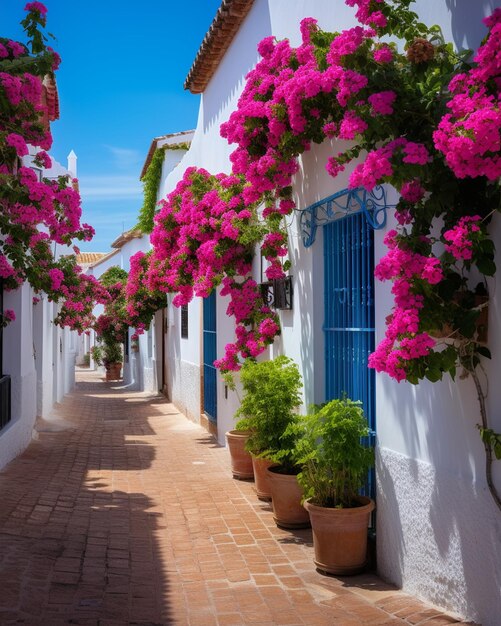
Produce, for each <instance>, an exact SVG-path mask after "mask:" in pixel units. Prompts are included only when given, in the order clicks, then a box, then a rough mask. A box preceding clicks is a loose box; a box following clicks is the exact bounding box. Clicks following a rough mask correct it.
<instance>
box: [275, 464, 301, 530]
mask: <svg viewBox="0 0 501 626" xmlns="http://www.w3.org/2000/svg"><path fill="white" fill-rule="evenodd" d="M278 470H279V467H278V466H277V467H270V468H268V469H267V472H268V481H269V483H270V487H271V502H272V506H273V519H274V520H275V523H276V525H277V526H279V527H280V528H309V527H310V516H309V515H308V511H307V510H306V509H305V508H304V507H303V506H302V505H301V499H302V497H303V489H302V487H301V485H300V484H299V483H298V481H297V476H296V475H295V474H282V473H280V472H279V471H278Z"/></svg>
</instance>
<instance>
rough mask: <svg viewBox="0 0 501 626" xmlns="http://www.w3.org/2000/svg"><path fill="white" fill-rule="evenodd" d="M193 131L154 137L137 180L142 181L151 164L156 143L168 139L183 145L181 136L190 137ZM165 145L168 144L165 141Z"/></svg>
mask: <svg viewBox="0 0 501 626" xmlns="http://www.w3.org/2000/svg"><path fill="white" fill-rule="evenodd" d="M194 132H195V131H193V130H183V131H181V132H180V133H171V134H170V135H160V137H154V138H153V139H152V141H151V144H150V149H149V150H148V154H147V155H146V161H145V162H144V165H143V169H142V170H141V176H140V177H139V180H142V179H143V177H144V175H145V174H146V170H147V169H148V167H149V165H150V163H151V159H152V158H153V155H154V154H155V150H156V149H157V146H158V142H159V141H162V140H168V139H173V138H174V139H179V141H178V142H174V143H183V136H184V135H192V134H193V133H194ZM166 143H168V142H167V141H166Z"/></svg>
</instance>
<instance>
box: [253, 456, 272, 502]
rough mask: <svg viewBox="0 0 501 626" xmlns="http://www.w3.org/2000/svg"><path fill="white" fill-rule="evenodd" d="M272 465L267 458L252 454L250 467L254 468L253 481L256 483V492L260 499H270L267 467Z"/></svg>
mask: <svg viewBox="0 0 501 626" xmlns="http://www.w3.org/2000/svg"><path fill="white" fill-rule="evenodd" d="M272 465H274V463H273V461H270V460H269V459H260V458H258V457H255V456H254V455H252V467H253V468H254V481H255V483H256V494H257V497H258V498H259V499H260V500H266V501H269V500H271V486H270V481H269V479H268V472H267V471H266V470H267V469H268V468H269V467H271V466H272Z"/></svg>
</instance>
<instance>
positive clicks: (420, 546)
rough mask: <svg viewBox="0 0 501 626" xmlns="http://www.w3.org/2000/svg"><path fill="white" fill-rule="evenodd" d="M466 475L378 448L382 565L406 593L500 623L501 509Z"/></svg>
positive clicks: (382, 570)
mask: <svg viewBox="0 0 501 626" xmlns="http://www.w3.org/2000/svg"><path fill="white" fill-rule="evenodd" d="M437 419H440V415H437ZM445 452H446V453H447V451H445ZM465 474H466V475H465ZM465 474H463V475H460V474H458V473H457V471H455V470H454V471H453V470H450V469H449V470H445V469H444V468H442V467H440V468H439V467H436V466H435V467H434V466H433V465H432V464H430V463H427V462H425V461H422V460H419V459H415V458H410V457H408V456H405V455H403V454H400V453H398V452H396V451H394V450H390V449H388V448H381V447H380V448H379V450H378V454H377V463H376V477H377V483H378V496H377V550H378V570H379V573H380V574H381V575H382V576H383V577H385V578H387V579H389V580H391V581H392V582H394V583H395V584H397V585H399V586H402V587H404V589H405V590H406V592H407V593H410V594H412V595H415V596H417V597H419V598H421V599H424V600H426V601H427V602H431V603H433V604H435V605H437V606H439V607H441V608H445V609H447V610H449V611H452V612H455V613H458V614H460V615H462V616H467V617H468V619H471V620H474V621H475V622H477V623H481V624H483V625H484V626H497V625H498V624H499V616H500V615H501V595H500V593H499V590H500V589H501V571H500V568H499V563H500V562H501V525H500V523H499V510H498V509H497V508H496V507H495V505H494V504H493V502H492V499H491V497H490V495H489V494H488V493H487V491H486V489H485V487H484V486H483V485H482V484H481V481H476V480H475V479H474V478H472V477H471V476H468V475H467V472H466V473H465Z"/></svg>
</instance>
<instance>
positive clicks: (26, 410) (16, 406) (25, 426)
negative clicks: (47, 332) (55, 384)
mask: <svg viewBox="0 0 501 626" xmlns="http://www.w3.org/2000/svg"><path fill="white" fill-rule="evenodd" d="M4 308H5V309H13V310H14V311H15V312H16V320H15V321H14V322H11V323H10V324H9V325H8V326H7V327H6V328H4V331H3V372H2V373H3V374H8V375H9V376H10V377H11V403H12V419H11V421H10V423H9V424H8V425H7V426H6V427H5V428H3V429H2V430H1V431H0V468H2V467H4V466H5V465H6V464H7V463H9V462H10V461H11V460H12V459H14V458H15V457H16V456H17V455H18V454H20V453H21V452H22V451H23V450H24V449H25V448H26V446H27V445H28V444H29V442H30V440H31V436H32V431H33V426H34V424H35V419H36V414H37V394H36V391H37V375H36V370H35V359H34V357H33V318H32V289H31V287H30V286H29V285H26V284H25V285H23V286H22V287H20V288H19V289H17V290H16V291H7V292H5V293H4Z"/></svg>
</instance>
